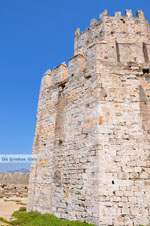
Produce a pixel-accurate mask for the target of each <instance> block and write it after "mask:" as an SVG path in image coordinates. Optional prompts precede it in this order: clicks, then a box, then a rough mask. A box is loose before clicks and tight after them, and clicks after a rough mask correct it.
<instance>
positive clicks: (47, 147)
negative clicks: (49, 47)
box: [27, 10, 150, 226]
mask: <svg viewBox="0 0 150 226" xmlns="http://www.w3.org/2000/svg"><path fill="white" fill-rule="evenodd" d="M149 58H150V25H149V23H148V21H146V20H145V18H144V14H143V12H142V11H140V10H138V11H137V14H136V17H135V18H134V17H133V16H132V11H131V10H126V12H125V16H122V15H121V12H115V14H114V16H113V17H111V16H108V15H107V11H106V10H105V11H104V12H103V13H101V14H100V19H99V20H98V21H97V20H96V19H92V20H91V22H90V26H89V27H88V28H87V29H86V30H85V31H83V32H82V33H80V29H79V28H78V29H77V30H76V31H75V39H74V55H73V56H72V58H71V59H69V65H68V67H67V66H66V64H65V63H62V64H60V65H58V66H57V67H55V68H54V69H53V70H52V72H51V71H50V70H48V71H47V72H46V73H45V74H44V75H43V77H42V81H41V89H40V95H39V104H38V111H37V120H36V128H35V135H34V144H33V154H36V155H37V159H38V160H37V162H36V163H35V162H33V163H32V165H31V172H30V183H29V199H28V208H27V209H28V211H30V210H34V211H39V212H41V213H53V214H55V215H56V216H57V217H60V218H63V219H70V220H81V221H86V222H89V223H93V224H95V225H97V226H108V225H114V226H121V225H124V226H139V224H142V225H147V224H149V222H150V73H149V72H150V64H149Z"/></svg>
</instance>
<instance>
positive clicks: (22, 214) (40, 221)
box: [0, 207, 94, 226]
mask: <svg viewBox="0 0 150 226" xmlns="http://www.w3.org/2000/svg"><path fill="white" fill-rule="evenodd" d="M12 216H13V217H15V218H16V220H13V221H6V220H5V219H3V218H2V219H0V221H2V222H4V223H7V224H9V225H16V226H18V225H19V226H94V225H92V224H88V223H83V222H80V221H69V220H61V219H59V218H57V217H56V216H54V215H52V214H40V213H38V212H28V213H27V212H26V208H25V207H21V208H20V209H19V211H15V212H14V213H13V215H12Z"/></svg>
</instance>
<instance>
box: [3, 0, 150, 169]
mask: <svg viewBox="0 0 150 226" xmlns="http://www.w3.org/2000/svg"><path fill="white" fill-rule="evenodd" d="M105 9H108V12H109V15H113V12H115V11H122V14H124V12H125V9H132V10H133V15H135V13H136V10H137V9H142V10H143V11H144V13H145V17H146V19H148V20H149V22H150V11H149V9H150V0H143V1H141V0H136V1H135V0H130V1H129V0H126V1H120V0H114V1H112V0H110V1H108V0H104V1H100V0H55V1H51V0H13V1H12V0H4V1H3V0H0V154H31V152H32V142H33V135H34V127H35V119H36V110H37V103H38V95H39V88H40V80H41V76H42V74H43V73H44V72H45V71H46V70H47V69H49V68H50V69H52V68H53V67H55V66H56V65H58V64H59V63H61V62H63V61H66V63H67V61H68V58H70V57H71V56H72V53H73V39H74V31H75V29H76V28H77V27H80V29H81V31H82V30H84V29H85V28H86V27H87V26H88V25H89V23H90V20H91V19H92V18H94V17H95V18H97V19H98V15H99V13H100V12H102V11H103V10H105ZM9 167H11V168H13V167H23V166H12V165H11V166H9ZM9 167H8V166H4V165H3V166H2V165H0V170H1V169H4V168H5V169H6V168H7V169H8V168H9Z"/></svg>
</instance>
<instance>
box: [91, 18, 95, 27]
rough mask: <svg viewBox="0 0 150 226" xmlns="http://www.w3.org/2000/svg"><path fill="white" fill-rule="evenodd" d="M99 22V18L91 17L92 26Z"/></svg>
mask: <svg viewBox="0 0 150 226" xmlns="http://www.w3.org/2000/svg"><path fill="white" fill-rule="evenodd" d="M96 23H97V20H96V19H95V18H93V19H91V21H90V26H91V25H95V24H96Z"/></svg>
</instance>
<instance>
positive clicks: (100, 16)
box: [99, 9, 108, 20]
mask: <svg viewBox="0 0 150 226" xmlns="http://www.w3.org/2000/svg"><path fill="white" fill-rule="evenodd" d="M106 16H108V11H107V10H106V9H105V10H104V12H102V13H100V14H99V19H100V20H101V19H103V18H104V17H106Z"/></svg>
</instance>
